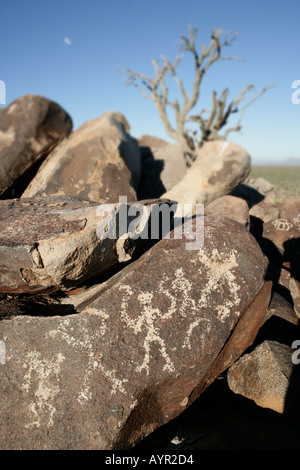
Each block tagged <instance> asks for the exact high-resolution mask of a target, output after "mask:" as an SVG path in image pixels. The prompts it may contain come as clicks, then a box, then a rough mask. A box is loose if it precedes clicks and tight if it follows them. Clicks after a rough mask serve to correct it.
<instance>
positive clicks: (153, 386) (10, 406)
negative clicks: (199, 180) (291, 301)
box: [0, 216, 270, 450]
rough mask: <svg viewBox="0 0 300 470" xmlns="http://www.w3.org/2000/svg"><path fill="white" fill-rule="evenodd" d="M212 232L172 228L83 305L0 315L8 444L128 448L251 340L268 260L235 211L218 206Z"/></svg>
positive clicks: (260, 313)
mask: <svg viewBox="0 0 300 470" xmlns="http://www.w3.org/2000/svg"><path fill="white" fill-rule="evenodd" d="M198 222H199V221H198V220H197V219H194V220H193V225H192V229H193V230H194V231H196V229H197V223H198ZM188 233H189V234H190V232H188ZM196 233H197V232H196ZM204 236H205V244H204V245H202V246H200V247H195V248H194V249H187V244H189V243H190V242H191V241H190V237H187V238H185V237H184V236H183V237H182V238H179V237H177V238H175V233H174V232H172V234H171V236H170V238H165V239H163V240H160V241H159V242H158V243H156V244H155V245H154V246H153V247H152V248H151V249H150V250H149V251H147V252H146V253H145V254H144V255H142V256H141V257H140V258H139V259H138V260H137V261H135V262H133V263H131V264H129V265H128V266H127V267H125V268H124V269H123V270H122V271H120V272H119V273H117V274H116V275H114V276H113V277H111V278H110V279H108V280H107V281H106V283H105V284H104V285H103V288H102V291H101V293H100V294H99V295H98V296H97V298H96V299H95V300H94V301H93V302H91V303H90V304H89V305H88V306H85V308H84V309H83V310H81V311H79V312H77V313H75V314H73V315H64V316H62V315H58V314H57V315H56V316H52V317H49V316H48V317H47V316H44V317H42V316H32V317H28V316H17V317H13V318H11V319H6V320H3V321H2V322H0V338H1V340H2V341H4V342H5V346H6V364H5V366H4V365H3V366H0V383H1V402H0V419H1V422H2V431H1V433H2V436H5V438H4V439H2V441H1V447H2V449H30V450H33V449H50V450H51V449H82V450H84V449H88V450H93V449H98V450H99V449H100V450H105V449H128V448H130V447H132V446H134V445H135V444H136V443H137V442H138V441H139V440H140V439H142V438H143V437H145V436H147V435H148V434H149V433H151V432H152V431H153V430H155V429H156V428H158V427H159V426H161V425H163V424H165V423H166V422H168V421H170V420H171V419H173V418H174V417H176V416H178V415H179V414H180V413H181V412H182V411H184V410H185V409H186V408H187V407H188V406H189V405H190V404H191V403H192V402H193V401H194V400H195V399H196V398H197V397H198V396H199V394H200V393H201V392H202V390H203V389H205V388H206V387H207V386H208V384H209V383H211V382H212V381H213V380H214V379H215V378H216V377H217V375H219V373H220V370H221V371H222V370H224V369H225V368H227V367H229V366H230V365H231V364H232V363H233V361H234V360H236V359H237V358H238V357H239V355H240V354H242V353H243V352H244V350H245V349H246V348H247V347H249V344H251V343H252V341H253V338H254V337H255V335H256V333H257V330H258V328H259V326H260V324H261V323H262V321H263V319H264V317H265V313H266V309H267V306H268V303H269V298H270V289H269V287H268V283H265V280H264V278H265V272H266V268H267V262H266V258H265V257H264V256H263V254H262V252H261V250H260V248H259V246H258V244H257V243H256V241H255V239H254V238H253V237H252V236H251V234H250V233H249V232H248V231H247V229H246V228H245V227H243V226H242V225H241V224H239V223H237V222H236V221H234V220H230V219H228V218H222V217H213V216H207V217H206V218H205V233H204ZM235 332H236V333H235ZM224 345H225V347H224ZM224 351H225V354H224ZM220 356H221V360H220V359H219V358H220ZM212 369H213V372H210V371H211V370H212ZM203 381H204V382H203ZM199 384H200V385H199ZM197 387H200V388H198V389H197Z"/></svg>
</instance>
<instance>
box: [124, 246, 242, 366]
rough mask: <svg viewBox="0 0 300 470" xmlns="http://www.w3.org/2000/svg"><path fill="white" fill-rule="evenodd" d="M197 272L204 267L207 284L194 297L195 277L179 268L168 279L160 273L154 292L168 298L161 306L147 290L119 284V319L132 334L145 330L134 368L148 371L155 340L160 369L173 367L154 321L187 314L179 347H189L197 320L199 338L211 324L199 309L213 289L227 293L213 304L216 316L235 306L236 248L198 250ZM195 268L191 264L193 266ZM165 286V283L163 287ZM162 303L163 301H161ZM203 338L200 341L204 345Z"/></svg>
mask: <svg viewBox="0 0 300 470" xmlns="http://www.w3.org/2000/svg"><path fill="white" fill-rule="evenodd" d="M199 262H200V266H199V268H198V272H199V273H203V270H204V269H205V271H206V275H207V284H206V285H205V286H204V287H203V288H202V293H201V296H200V298H199V299H198V300H196V299H195V298H193V296H192V293H193V291H196V290H197V286H196V285H195V280H192V278H191V279H188V278H187V277H186V276H185V274H184V270H183V268H182V267H181V268H178V269H177V270H176V271H175V273H174V275H175V277H174V279H173V281H172V282H170V278H169V277H168V276H167V275H166V274H164V275H163V277H162V279H161V281H160V283H159V285H158V288H157V293H158V294H163V295H164V296H165V297H167V298H168V301H169V302H168V303H167V305H168V307H167V308H166V307H165V310H164V311H162V309H161V308H160V307H159V306H158V305H157V304H156V306H155V307H154V305H155V304H154V302H155V297H154V295H155V294H153V293H151V292H140V293H137V292H134V290H133V288H132V287H131V286H129V285H121V286H120V291H121V293H122V302H121V319H122V320H123V321H124V322H125V323H126V326H127V327H128V328H131V329H133V331H134V333H135V334H138V333H140V332H141V331H143V330H144V331H145V336H144V343H143V347H144V358H143V361H142V363H141V364H140V365H138V366H137V367H136V371H137V372H141V371H142V370H144V369H145V370H146V373H147V374H149V370H150V368H149V364H150V352H151V344H153V343H157V344H158V345H159V350H160V353H161V355H162V357H163V358H164V360H165V365H164V367H163V370H169V371H173V370H174V364H173V363H172V360H171V358H170V354H169V352H168V351H167V349H166V345H165V341H164V339H163V338H162V337H161V335H160V329H159V328H162V326H160V327H158V321H159V322H160V325H161V321H163V320H168V319H170V318H172V316H173V315H174V314H175V313H177V314H180V315H181V316H183V317H187V316H189V317H190V319H191V322H190V324H189V326H188V328H187V331H186V334H185V339H184V341H183V343H182V344H181V347H182V348H188V349H191V348H192V346H191V341H192V335H193V333H194V330H195V328H197V327H198V326H199V325H200V324H201V323H204V324H205V327H204V329H203V331H202V332H200V333H199V332H198V335H199V340H201V338H202V337H203V339H204V336H205V335H206V334H208V333H209V332H210V331H211V325H210V322H209V320H208V319H207V318H205V317H204V316H203V311H205V309H207V307H208V306H209V302H211V298H212V295H213V293H214V291H220V290H221V289H223V290H224V289H225V288H227V290H228V291H229V293H230V295H229V296H228V297H227V298H226V300H224V302H223V304H222V305H219V306H217V307H216V317H217V319H218V320H219V321H220V322H221V323H224V322H225V320H226V318H227V317H228V316H229V315H230V314H231V312H232V308H234V307H235V306H238V304H239V302H240V297H239V295H238V291H239V289H240V286H239V285H238V283H237V282H236V279H235V275H234V273H233V272H232V270H233V268H235V267H237V266H238V263H237V260H236V252H235V251H234V250H232V251H231V252H229V254H228V255H227V256H224V255H223V254H222V255H221V254H220V253H219V252H218V251H217V250H216V249H213V250H212V253H211V255H207V254H206V253H205V252H204V251H203V250H200V251H199V253H198V263H199ZM194 269H195V268H194ZM167 286H168V287H167ZM131 298H137V300H138V302H139V305H140V308H139V311H140V315H139V316H138V317H136V318H132V317H130V313H129V312H130V304H129V302H130V299H131ZM163 304H164V305H166V303H165V302H163ZM204 344H205V341H203V347H204Z"/></svg>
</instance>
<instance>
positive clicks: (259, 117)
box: [0, 0, 300, 161]
mask: <svg viewBox="0 0 300 470" xmlns="http://www.w3.org/2000/svg"><path fill="white" fill-rule="evenodd" d="M0 15H1V30H0V39H1V55H0V57H1V59H0V80H3V81H4V82H5V84H6V103H7V104H9V103H10V102H11V101H13V100H15V99H16V98H17V97H19V96H21V95H23V94H27V93H33V94H39V95H43V96H45V97H47V98H50V99H52V100H54V101H56V102H58V103H59V104H60V105H61V106H63V107H64V108H65V109H66V110H67V111H68V112H69V113H70V115H71V116H72V118H73V122H74V129H76V128H78V127H79V126H80V125H81V124H82V123H83V122H85V121H87V120H90V119H94V118H96V117H98V116H100V115H101V114H102V113H104V112H105V111H108V110H117V111H120V112H122V113H124V114H125V116H126V117H127V119H128V121H129V123H130V125H131V134H132V135H133V136H134V137H139V136H140V135H142V134H152V135H156V136H158V137H161V138H165V139H167V140H169V139H168V137H167V135H166V134H165V131H164V128H163V125H162V124H161V122H160V120H159V117H158V115H157V112H156V108H155V105H154V103H153V102H151V101H148V100H145V99H144V98H143V97H142V96H141V95H140V94H139V92H138V90H137V89H135V88H133V87H126V85H125V77H124V75H123V74H122V73H119V72H118V70H122V69H124V68H125V66H126V65H128V66H129V67H130V68H131V69H132V70H134V71H137V72H143V73H145V74H147V75H153V66H152V63H151V61H152V59H157V58H159V56H160V55H161V54H164V55H165V56H167V57H168V58H170V59H172V60H174V59H175V57H176V55H177V53H178V44H179V36H180V34H181V33H183V34H186V33H187V26H188V24H189V23H193V24H197V26H198V30H199V31H198V36H197V38H198V39H197V40H198V43H199V45H201V44H202V43H206V44H207V43H208V42H209V40H210V37H209V35H210V26H211V24H213V25H215V26H220V27H221V28H223V29H225V30H236V31H238V32H239V33H240V36H239V38H238V39H237V40H236V41H235V42H234V44H233V45H232V46H231V47H229V48H226V51H225V52H226V55H232V56H239V57H242V58H244V59H245V60H244V61H243V62H236V61H223V62H221V63H218V64H215V65H214V67H213V68H211V70H210V71H209V72H208V73H207V76H206V77H205V79H204V82H203V87H202V89H201V99H200V101H199V105H198V106H199V107H198V108H197V109H198V110H200V109H202V108H203V107H208V106H210V102H211V93H212V91H213V89H215V90H216V91H217V92H221V91H222V90H223V88H225V87H229V89H230V98H235V96H236V94H237V93H238V92H239V91H240V90H242V89H243V88H244V87H245V86H246V85H247V84H248V83H254V84H255V86H256V90H257V92H258V91H259V90H261V89H262V88H263V87H264V86H266V85H268V84H270V83H276V87H275V88H273V89H271V90H269V91H268V92H267V93H266V94H265V95H263V97H261V98H260V99H259V100H258V101H256V102H255V103H254V104H253V105H252V106H251V107H249V108H248V109H247V111H246V113H245V117H244V120H243V131H242V135H239V134H237V133H233V134H230V139H229V140H232V141H234V142H236V143H238V144H240V145H242V146H243V147H245V148H246V149H247V150H248V151H249V153H250V154H251V155H252V158H253V161H258V160H260V161H262V160H266V159H269V160H281V159H285V158H287V157H300V145H299V143H300V104H299V105H295V104H293V103H292V100H291V96H292V93H293V91H294V90H293V89H292V88H291V84H292V82H293V81H294V80H300V60H299V57H300V27H299V25H300V1H299V0H285V1H278V0H273V1H269V0H267V1H264V0H260V1H257V0H252V1H251V2H245V1H241V0H238V1H235V0H216V1H213V2H212V1H207V0H204V1H203V0H114V1H108V0H2V1H1V5H0ZM66 38H68V39H66ZM190 65H191V63H189V61H188V60H187V63H186V66H184V65H182V66H181V68H180V74H181V75H180V78H181V79H182V80H183V82H185V83H187V84H189V83H191V77H193V71H192V68H191V67H190ZM253 96H254V94H249V99H250V98H251V97H253ZM2 106H3V105H2ZM197 109H195V111H197ZM235 118H236V117H235V115H233V117H232V120H231V121H230V124H234V122H235Z"/></svg>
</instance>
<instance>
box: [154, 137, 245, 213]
mask: <svg viewBox="0 0 300 470" xmlns="http://www.w3.org/2000/svg"><path fill="white" fill-rule="evenodd" d="M249 172H250V156H249V155H248V153H247V152H246V151H245V150H244V149H243V148H242V147H240V146H238V145H236V144H233V143H231V142H225V141H224V142H223V141H214V142H206V143H205V144H204V145H203V147H202V148H201V149H200V150H199V153H198V157H197V159H196V161H195V162H194V163H193V164H192V165H191V167H190V168H188V170H187V172H186V175H185V176H184V177H183V178H182V180H181V181H180V182H179V183H178V184H177V185H176V186H175V187H174V188H173V189H171V190H170V191H167V192H166V193H165V194H164V195H163V196H162V197H164V198H167V199H171V200H173V201H177V202H178V204H179V206H183V205H184V204H192V205H193V206H194V205H195V204H205V205H207V204H209V203H210V202H212V201H214V200H215V199H217V198H219V197H221V196H225V195H227V194H229V193H230V192H232V191H233V190H234V188H235V187H236V186H237V185H239V184H240V183H241V182H242V181H243V180H244V179H245V178H246V177H247V176H248V174H249Z"/></svg>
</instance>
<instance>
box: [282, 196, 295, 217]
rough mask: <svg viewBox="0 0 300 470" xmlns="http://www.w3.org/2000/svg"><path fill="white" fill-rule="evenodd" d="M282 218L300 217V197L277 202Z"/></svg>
mask: <svg viewBox="0 0 300 470" xmlns="http://www.w3.org/2000/svg"><path fill="white" fill-rule="evenodd" d="M277 207H278V210H279V214H280V218H293V217H298V218H300V198H299V197H293V198H289V199H287V200H286V201H284V202H281V203H277Z"/></svg>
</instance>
